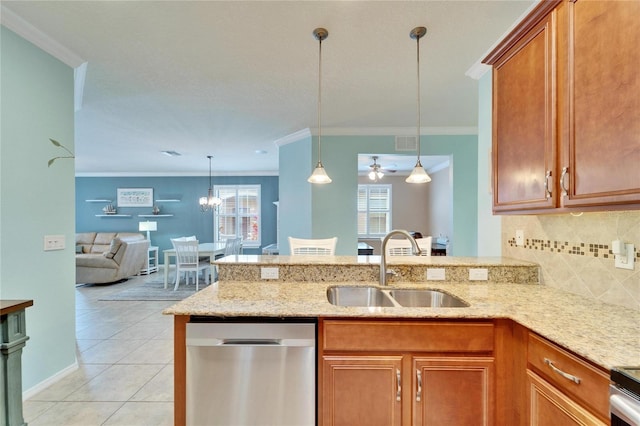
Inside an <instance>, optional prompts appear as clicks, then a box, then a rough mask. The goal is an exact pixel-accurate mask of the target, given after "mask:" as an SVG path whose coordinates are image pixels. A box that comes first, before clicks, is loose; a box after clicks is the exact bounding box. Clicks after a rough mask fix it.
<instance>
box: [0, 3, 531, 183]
mask: <svg viewBox="0 0 640 426" xmlns="http://www.w3.org/2000/svg"><path fill="white" fill-rule="evenodd" d="M531 4H532V2H531V1H528V0H527V1H517V0H516V1H514V0H512V1H451V0H450V1H408V2H404V1H280V2H274V1H255V2H253V1H4V0H3V1H2V5H3V8H7V9H9V10H10V11H11V12H13V13H14V14H15V15H17V16H19V17H21V18H22V19H24V20H25V21H26V22H28V23H30V24H31V25H33V26H34V27H35V28H37V29H38V30H40V31H42V32H43V33H45V34H46V35H48V36H50V37H51V38H52V39H54V40H56V41H57V42H59V43H60V44H62V45H63V46H65V47H66V48H68V49H70V50H71V51H72V52H74V53H75V54H76V55H78V56H79V57H80V58H82V59H83V60H85V61H87V62H88V65H87V70H86V80H85V85H84V95H83V98H82V107H81V109H79V110H78V111H77V112H76V117H75V119H76V120H75V122H76V141H75V150H76V173H78V174H91V173H98V174H99V173H116V174H118V173H120V174H150V175H151V174H165V175H166V174H202V173H205V174H206V173H207V172H208V160H207V159H206V156H207V155H213V156H214V159H213V169H214V173H216V174H225V173H226V174H232V173H251V174H260V173H269V174H275V173H277V170H278V152H277V150H278V148H277V146H276V144H275V143H274V142H275V141H277V140H278V139H281V138H285V137H287V136H288V135H290V134H292V133H295V132H297V131H300V130H303V129H307V128H309V129H311V131H312V132H315V128H316V127H317V90H318V42H317V41H316V40H315V39H314V37H313V35H312V31H313V29H314V28H316V27H325V28H327V30H328V31H329V37H328V38H327V40H325V41H324V42H323V44H322V56H323V58H322V60H323V64H322V68H323V70H322V72H323V78H322V79H323V87H322V102H323V108H322V130H323V134H332V133H334V134H341V133H342V134H367V133H369V134H376V133H377V134H381V133H386V134H389V133H390V134H414V133H415V124H416V46H415V41H414V40H412V39H410V37H409V32H410V30H411V29H412V28H413V27H415V26H426V27H427V29H428V33H427V35H426V37H425V38H423V39H422V40H421V42H420V61H421V83H422V90H421V99H422V126H423V127H424V128H427V129H426V131H428V128H447V130H449V131H451V130H452V129H453V131H454V132H456V131H458V130H461V131H462V132H465V131H466V132H468V131H469V128H474V127H476V126H477V105H478V102H477V82H476V81H475V80H473V79H471V78H469V77H467V76H465V72H466V71H467V70H468V69H469V68H470V67H471V66H472V65H473V64H474V63H475V62H476V61H477V60H478V59H480V57H481V56H482V55H483V54H484V53H485V52H486V51H487V50H488V49H489V48H490V47H491V46H492V45H493V44H494V43H495V42H496V41H497V40H498V39H499V38H500V37H501V36H502V35H503V34H504V33H505V31H506V30H507V29H509V28H510V27H511V26H512V25H513V23H514V22H515V21H516V20H517V19H518V17H519V16H521V15H522V13H523V12H524V11H526V10H527V9H528V8H529V7H530V6H531ZM162 150H175V151H178V152H180V153H181V154H182V156H180V157H167V156H165V155H163V154H161V152H160V151H162ZM256 151H264V152H266V153H260V154H257V153H256ZM367 161H368V160H367ZM365 166H366V165H365Z"/></svg>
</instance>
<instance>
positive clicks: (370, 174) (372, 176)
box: [369, 170, 376, 180]
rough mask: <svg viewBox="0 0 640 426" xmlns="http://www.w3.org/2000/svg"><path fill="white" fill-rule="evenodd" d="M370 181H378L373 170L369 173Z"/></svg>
mask: <svg viewBox="0 0 640 426" xmlns="http://www.w3.org/2000/svg"><path fill="white" fill-rule="evenodd" d="M369 179H371V180H376V172H374V171H373V170H371V171H370V172H369Z"/></svg>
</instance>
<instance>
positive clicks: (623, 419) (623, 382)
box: [609, 367, 640, 426]
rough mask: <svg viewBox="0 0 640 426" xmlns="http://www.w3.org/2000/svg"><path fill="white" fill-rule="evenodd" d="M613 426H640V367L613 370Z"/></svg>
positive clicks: (610, 397)
mask: <svg viewBox="0 0 640 426" xmlns="http://www.w3.org/2000/svg"><path fill="white" fill-rule="evenodd" d="M609 407H610V412H611V426H640V367H617V368H613V369H612V370H611V386H610V390H609Z"/></svg>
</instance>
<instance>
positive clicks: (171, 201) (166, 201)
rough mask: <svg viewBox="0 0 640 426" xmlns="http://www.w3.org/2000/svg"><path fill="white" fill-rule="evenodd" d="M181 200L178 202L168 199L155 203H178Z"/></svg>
mask: <svg viewBox="0 0 640 426" xmlns="http://www.w3.org/2000/svg"><path fill="white" fill-rule="evenodd" d="M180 201H182V200H178V199H175V198H168V199H164V200H156V203H179V202H180Z"/></svg>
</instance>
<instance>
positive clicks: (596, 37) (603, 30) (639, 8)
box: [559, 0, 640, 207]
mask: <svg viewBox="0 0 640 426" xmlns="http://www.w3.org/2000/svg"><path fill="white" fill-rule="evenodd" d="M559 11H560V15H559V19H560V21H559V51H560V56H561V57H563V58H564V60H563V61H564V62H563V63H562V64H561V70H562V81H561V84H560V85H559V89H560V99H559V100H560V102H561V109H562V111H563V116H562V117H561V120H560V125H561V128H560V131H561V138H562V143H563V151H562V162H561V170H562V168H566V176H565V177H564V179H563V182H562V184H563V189H565V190H566V193H567V195H566V196H563V199H562V203H563V205H564V206H567V207H570V206H591V205H611V204H628V203H635V204H638V203H640V49H639V48H638V46H640V25H638V18H639V17H640V2H638V1H602V0H600V1H590V0H577V1H575V2H573V1H568V2H566V3H564V4H563V5H562V7H561V8H560V9H559Z"/></svg>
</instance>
